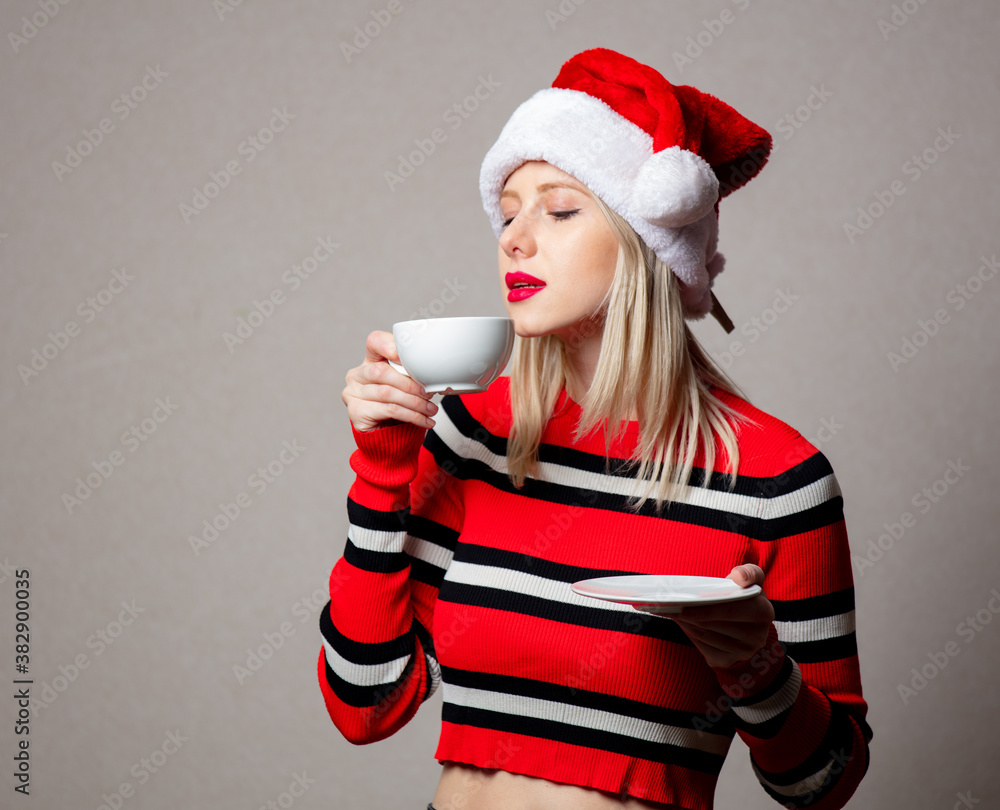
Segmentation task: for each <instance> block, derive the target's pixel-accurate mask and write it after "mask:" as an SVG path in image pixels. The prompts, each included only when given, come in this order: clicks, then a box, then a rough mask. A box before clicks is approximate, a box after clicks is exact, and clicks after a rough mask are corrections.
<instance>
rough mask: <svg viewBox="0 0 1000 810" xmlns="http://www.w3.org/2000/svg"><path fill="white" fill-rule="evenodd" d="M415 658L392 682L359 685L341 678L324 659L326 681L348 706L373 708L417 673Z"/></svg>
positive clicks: (409, 661) (410, 660) (389, 697)
mask: <svg viewBox="0 0 1000 810" xmlns="http://www.w3.org/2000/svg"><path fill="white" fill-rule="evenodd" d="M414 660H415V659H414V658H413V657H412V656H411V657H410V659H409V660H408V661H407V662H406V666H405V667H404V668H403V674H402V675H400V676H399V678H397V679H396V680H395V681H393V682H392V683H387V684H379V685H378V686H358V685H357V684H353V683H349V682H348V681H345V680H344V679H343V678H341V677H340V676H339V675H338V674H337V673H336V672H334V671H333V670H332V669H331V668H330V662H329V661H326V660H325V659H324V662H325V665H326V681H327V683H328V684H329V685H330V689H331V690H332V691H333V694H335V695H336V696H337V697H338V698H339V699H340V700H342V701H343V702H344V703H346V704H347V705H348V706H355V707H357V708H371V707H374V706H378V705H379V704H380V703H382V702H383V701H385V700H387V699H388V700H392V699H393V693H394V692H395V691H396V690H397V689H400V688H402V687H404V684H405V682H406V681H407V680H408V679H409V678H410V677H411V676H414V675H415V673H414V669H413V664H414ZM421 699H423V698H421Z"/></svg>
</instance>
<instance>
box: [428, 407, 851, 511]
mask: <svg viewBox="0 0 1000 810" xmlns="http://www.w3.org/2000/svg"><path fill="white" fill-rule="evenodd" d="M435 420H436V425H435V427H434V432H435V433H436V434H437V435H438V437H439V438H440V439H441V441H442V442H444V444H445V445H447V446H448V448H449V449H450V450H451V451H452V452H453V453H455V454H456V455H457V456H459V457H460V458H462V457H465V458H470V459H475V460H477V461H481V462H482V463H484V464H486V465H487V466H488V467H489V468H490V469H491V470H493V471H494V472H495V473H498V474H501V475H507V459H506V457H505V456H500V455H497V454H496V453H493V452H491V451H490V450H489V449H488V448H487V447H486V445H485V444H483V443H482V442H480V441H478V440H476V439H474V438H470V437H468V436H465V435H464V434H463V433H462V432H461V431H460V430H459V429H458V427H456V425H455V423H454V422H452V421H451V419H450V418H449V417H448V414H447V413H446V411H445V409H443V408H442V409H441V410H440V411H439V412H438V415H436V416H435ZM538 468H539V475H538V476H537V477H538V479H539V480H541V481H544V482H548V483H553V484H558V485H561V486H566V487H574V488H581V489H584V490H593V491H596V492H605V493H610V494H615V495H623V496H633V495H641V494H642V492H643V491H644V489H645V488H646V486H648V482H645V481H638V480H637V479H635V478H632V477H624V476H616V475H605V474H604V473H596V472H590V471H588V470H580V469H577V468H575V467H569V466H566V465H563V464H554V463H552V462H539V465H538ZM837 495H840V487H839V485H838V484H837V480H836V477H835V476H834V475H833V474H832V473H831V474H830V475H827V476H825V477H824V478H822V479H820V480H819V481H815V482H813V483H811V484H807V485H806V486H804V487H801V488H799V489H797V490H795V491H794V492H789V493H787V494H785V495H780V496H777V497H774V498H759V497H754V496H751V495H739V494H736V493H732V492H727V491H721V492H720V491H716V490H708V489H705V488H704V487H696V486H685V487H682V488H680V489H679V491H678V496H677V497H676V499H675V501H676V502H677V503H686V504H690V505H692V506H700V507H705V508H709V509H716V510H720V511H724V512H731V513H733V514H737V515H743V516H745V517H757V516H761V515H764V516H767V517H771V518H774V517H784V516H787V515H792V514H795V513H797V512H801V511H802V510H803V509H808V508H810V507H813V506H818V505H820V504H822V503H825V502H826V501H828V500H829V499H830V498H832V497H834V496H837Z"/></svg>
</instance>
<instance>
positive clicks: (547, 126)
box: [479, 48, 771, 331]
mask: <svg viewBox="0 0 1000 810" xmlns="http://www.w3.org/2000/svg"><path fill="white" fill-rule="evenodd" d="M770 151H771V136H770V135H769V134H768V133H767V132H766V131H764V130H763V129H761V128H760V127H758V126H757V125H756V124H754V123H752V122H751V121H749V120H747V119H746V118H744V117H743V116H742V115H740V114H739V113H738V112H736V110H734V109H733V108H732V107H730V106H729V105H728V104H725V103H723V102H722V101H720V100H719V99H717V98H715V97H714V96H711V95H709V94H707V93H702V92H701V91H700V90H696V89H695V88H694V87H688V86H684V85H673V84H671V83H670V82H668V81H667V80H666V79H665V78H664V77H663V76H661V75H660V74H659V73H658V72H657V71H655V70H654V69H653V68H651V67H648V66H647V65H643V64H641V63H639V62H637V61H635V60H634V59H631V58H629V57H628V56H624V55H623V54H620V53H617V52H616V51H612V50H609V49H607V48H593V49H591V50H587V51H583V52H582V53H578V54H577V55H576V56H574V57H572V58H571V59H569V60H568V61H567V62H566V63H565V64H564V65H563V66H562V69H561V70H560V71H559V75H558V76H557V77H556V80H555V81H554V82H553V83H552V87H550V88H546V89H544V90H539V91H538V92H537V93H535V94H534V95H533V96H532V97H531V98H529V99H528V100H527V101H525V102H524V103H523V104H521V106H519V107H518V108H517V109H516V110H515V111H514V113H513V115H511V117H510V120H508V121H507V123H506V125H505V126H504V128H503V130H502V131H501V132H500V137H499V138H498V139H497V142H496V143H495V144H494V145H493V146H492V147H491V148H490V150H489V152H487V154H486V157H485V159H484V160H483V165H482V168H481V170H480V175H479V190H480V193H481V194H482V199H483V207H484V208H485V209H486V213H487V215H488V216H489V218H490V224H491V226H492V228H493V232H494V233H495V234H496V236H497V238H499V237H500V234H501V232H502V231H503V215H502V213H501V210H500V192H501V191H502V190H503V185H504V183H505V182H506V180H507V177H508V176H509V175H510V173H511V172H513V171H514V170H515V169H516V168H517V167H518V166H520V165H521V164H522V163H524V162H526V161H529V160H544V161H547V162H548V163H551V164H552V165H553V166H556V167H557V168H560V169H562V170H563V171H565V172H567V173H568V174H571V175H573V177H575V178H576V179H577V180H579V181H580V182H582V183H584V184H585V185H586V186H587V187H588V188H590V190H591V191H593V192H594V194H596V195H597V196H598V197H600V198H601V199H602V200H603V201H604V202H605V203H606V204H607V205H608V206H609V207H610V208H612V209H613V210H615V211H616V212H618V213H619V214H620V215H621V216H622V217H623V218H624V219H625V220H626V221H627V222H628V223H629V224H630V225H631V226H632V227H633V228H634V229H635V231H636V233H638V234H639V236H640V237H642V239H643V241H644V242H645V243H646V244H647V245H649V247H650V248H652V249H653V251H654V252H655V253H656V255H657V256H658V257H659V258H660V259H661V260H662V261H663V262H664V263H665V264H666V265H667V266H668V267H670V269H671V270H672V271H673V272H674V274H675V275H676V276H677V277H678V278H679V279H680V281H681V285H680V287H681V296H682V299H683V302H684V310H685V314H686V315H687V317H689V318H696V319H697V318H702V317H704V316H705V315H706V314H708V313H709V312H712V313H713V314H714V315H715V316H716V317H717V318H718V319H719V322H720V323H722V325H723V326H724V327H725V328H726V330H727V331H732V323H731V322H730V321H729V319H728V318H727V317H726V315H725V313H724V312H723V311H722V309H721V307H720V306H719V304H718V301H716V300H715V296H714V295H713V294H712V292H711V287H712V283H713V280H714V278H715V276H717V275H718V274H719V273H720V272H721V271H722V267H723V262H724V260H723V257H722V254H720V253H718V252H717V250H716V246H717V242H718V201H719V199H721V198H722V197H725V196H726V195H727V194H729V193H730V192H732V191H734V190H736V189H737V188H739V187H740V186H742V185H744V184H745V183H747V182H749V181H750V180H751V179H752V178H753V177H754V176H755V175H756V174H757V172H759V171H760V169H761V168H762V167H763V166H764V164H765V163H766V162H767V157H768V154H769V153H770Z"/></svg>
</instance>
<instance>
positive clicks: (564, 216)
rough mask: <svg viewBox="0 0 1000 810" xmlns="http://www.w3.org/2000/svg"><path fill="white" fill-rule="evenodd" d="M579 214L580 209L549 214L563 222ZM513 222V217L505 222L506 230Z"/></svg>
mask: <svg viewBox="0 0 1000 810" xmlns="http://www.w3.org/2000/svg"><path fill="white" fill-rule="evenodd" d="M579 213H580V209H579V208H574V209H572V210H571V211H550V212H549V214H550V215H551V216H553V217H555V218H556V219H557V220H560V221H562V220H564V219H569V218H570V217H571V216H573V214H579ZM513 221H514V217H511V218H510V219H505V220H504V221H503V226H504V227H505V228H506V227H507V226H508V225H510V223H511V222H513Z"/></svg>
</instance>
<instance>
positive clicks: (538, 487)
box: [425, 403, 843, 541]
mask: <svg viewBox="0 0 1000 810" xmlns="http://www.w3.org/2000/svg"><path fill="white" fill-rule="evenodd" d="M448 415H449V416H450V417H451V418H452V421H453V422H455V424H456V427H458V429H459V430H460V432H461V433H462V434H463V435H465V436H466V437H467V438H470V439H473V440H477V441H480V442H481V443H482V444H484V445H485V446H486V447H487V448H488V449H490V450H491V452H494V453H497V454H498V455H503V454H505V453H506V439H503V438H502V437H498V436H494V435H493V434H491V433H489V431H487V430H486V429H485V428H484V427H483V426H482V425H480V424H479V423H478V422H477V421H476V420H475V419H473V418H472V416H471V415H469V413H468V412H467V411H466V410H465V409H464V407H463V406H462V405H461V404H460V403H457V404H453V405H452V406H451V407H450V410H449V411H448ZM425 443H426V445H427V448H428V449H429V450H430V451H431V452H432V453H433V454H434V456H435V459H436V460H437V463H438V464H440V465H445V464H447V465H448V468H449V469H452V470H454V471H455V476H456V477H457V478H461V479H464V480H477V481H482V482H484V483H486V484H488V485H490V486H492V487H494V488H495V489H498V490H500V491H502V492H507V493H510V494H514V495H523V496H525V497H528V498H533V499H536V500H541V501H547V502H550V503H561V504H566V505H572V506H589V507H593V508H597V509H604V510H607V511H613V512H622V513H626V514H635V513H636V512H635V510H633V509H632V508H630V506H629V501H630V499H629V497H628V496H626V495H619V494H615V493H607V492H597V491H594V490H590V489H585V488H581V487H573V486H567V485H563V484H556V483H552V482H549V481H539V480H538V479H534V478H529V479H527V480H526V481H525V483H524V486H523V487H522V488H521V489H516V488H515V487H514V485H513V483H512V482H511V480H510V478H509V477H508V476H507V475H506V474H505V473H501V472H499V471H497V470H494V469H493V468H492V467H490V466H489V465H488V464H486V463H485V462H482V461H479V460H477V459H472V458H463V457H461V456H459V455H457V453H455V452H454V451H452V449H451V448H450V447H448V445H447V444H445V443H444V441H442V439H441V438H440V437H439V436H437V435H436V434H431V433H428V436H427V439H426V442H425ZM820 456H822V454H821V453H817V454H815V455H814V456H813V457H812V458H811V459H808V460H807V461H805V462H803V463H802V464H800V465H798V466H797V467H795V468H793V471H788V472H785V473H782V474H781V475H780V476H776V477H774V478H771V477H765V478H760V477H748V476H739V478H738V479H737V485H736V488H735V490H734V492H735V493H736V494H743V495H749V496H753V497H759V498H760V497H764V498H769V497H777V496H779V495H782V494H786V493H787V492H789V491H794V490H795V489H798V488H799V486H803V485H805V484H807V483H813V481H812V480H809V479H810V476H818V477H817V479H816V480H819V478H823V477H824V476H825V475H827V474H828V473H829V462H828V461H826V459H825V458H819V457H820ZM539 457H540V459H541V460H543V461H550V462H552V463H554V464H560V465H562V466H564V467H566V468H567V469H568V470H586V471H588V472H596V473H601V474H610V475H616V474H617V475H622V476H624V475H626V474H627V473H626V472H625V471H624V470H619V471H617V472H615V471H612V472H608V471H606V470H605V466H604V465H605V459H604V457H603V456H598V455H594V454H589V453H583V452H581V451H578V450H573V449H571V448H563V447H559V446H556V445H547V444H542V445H541V446H540V447H539ZM628 463H629V462H628V460H623V459H614V460H612V464H613V466H614V465H626V464H628ZM704 475H705V472H704V470H703V469H699V470H698V473H697V475H696V476H695V477H694V478H693V479H692V481H691V484H692V485H695V484H697V483H700V482H701V481H702V480H703V479H704ZM726 480H727V479H726V478H725V477H722V476H718V475H717V474H716V475H713V480H712V485H711V487H710V489H712V490H715V491H719V492H721V491H724V490H726V489H727V488H728V487H727V486H726V484H725V481H726ZM638 514H641V515H644V516H647V517H661V518H666V519H671V520H677V521H680V522H683V523H689V524H693V525H697V526H703V527H705V528H709V529H715V530H718V531H728V532H736V533H739V534H743V535H746V536H748V537H752V538H754V539H757V540H760V541H769V540H773V539H776V538H778V537H782V536H787V535H789V534H797V533H800V532H806V531H810V530H814V529H818V528H822V527H824V526H828V525H830V524H832V523H835V522H836V521H837V520H840V519H842V518H843V499H842V498H841V497H839V496H838V497H835V498H831V499H829V500H828V501H826V502H825V503H823V504H820V505H819V506H816V507H814V508H812V509H808V510H805V511H803V512H801V513H798V514H795V515H789V516H785V517H776V518H773V519H771V520H769V521H768V520H763V519H761V518H758V517H756V516H745V515H740V514H737V513H733V512H728V511H725V510H721V509H712V508H709V507H702V506H697V505H694V504H687V503H678V502H671V503H670V505H669V508H665V509H664V510H663V511H661V512H659V513H658V512H657V509H656V504H655V502H654V501H652V500H650V501H647V502H646V503H645V504H644V505H643V507H642V508H641V509H640V510H639V512H638Z"/></svg>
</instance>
